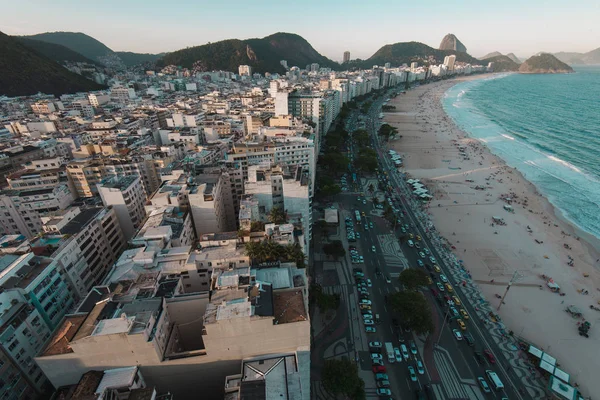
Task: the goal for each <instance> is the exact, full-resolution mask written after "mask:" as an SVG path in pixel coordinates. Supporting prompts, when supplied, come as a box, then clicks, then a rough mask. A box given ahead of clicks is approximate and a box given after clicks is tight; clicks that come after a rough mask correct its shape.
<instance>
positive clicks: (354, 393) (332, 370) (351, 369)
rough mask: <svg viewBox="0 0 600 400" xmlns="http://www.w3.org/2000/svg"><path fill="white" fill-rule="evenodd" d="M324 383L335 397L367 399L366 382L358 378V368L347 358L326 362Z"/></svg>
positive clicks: (323, 376)
mask: <svg viewBox="0 0 600 400" xmlns="http://www.w3.org/2000/svg"><path fill="white" fill-rule="evenodd" d="M322 383H323V387H324V388H325V390H327V391H328V392H329V393H331V394H333V395H335V396H340V395H341V396H344V397H347V398H349V399H352V400H364V399H365V382H364V381H363V380H362V379H361V378H360V377H359V376H358V366H357V365H356V364H355V363H354V362H352V361H350V360H348V359H346V358H344V359H341V360H338V359H329V360H326V361H325V365H324V366H323V374H322Z"/></svg>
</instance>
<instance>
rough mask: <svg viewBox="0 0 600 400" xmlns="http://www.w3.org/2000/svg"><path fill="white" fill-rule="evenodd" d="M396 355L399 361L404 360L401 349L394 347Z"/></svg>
mask: <svg viewBox="0 0 600 400" xmlns="http://www.w3.org/2000/svg"><path fill="white" fill-rule="evenodd" d="M394 356H395V357H396V361H397V362H402V354H401V353H400V349H399V348H397V347H394Z"/></svg>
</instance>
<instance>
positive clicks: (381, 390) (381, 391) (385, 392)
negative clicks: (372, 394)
mask: <svg viewBox="0 0 600 400" xmlns="http://www.w3.org/2000/svg"><path fill="white" fill-rule="evenodd" d="M391 395H392V391H391V390H390V389H386V388H379V389H377V396H379V397H388V396H391Z"/></svg>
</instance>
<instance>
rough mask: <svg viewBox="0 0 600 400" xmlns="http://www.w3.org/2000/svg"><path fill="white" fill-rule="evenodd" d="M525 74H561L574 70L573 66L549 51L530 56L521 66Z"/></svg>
mask: <svg viewBox="0 0 600 400" xmlns="http://www.w3.org/2000/svg"><path fill="white" fill-rule="evenodd" d="M519 72H521V73H523V74H560V73H569V72H573V68H571V67H569V65H567V64H565V63H564V62H562V61H560V60H559V59H558V58H556V57H554V56H553V55H552V54H549V53H542V54H540V55H538V56H533V57H529V58H528V59H527V60H526V61H525V62H524V63H523V64H521V66H520V67H519Z"/></svg>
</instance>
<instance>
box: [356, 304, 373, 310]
mask: <svg viewBox="0 0 600 400" xmlns="http://www.w3.org/2000/svg"><path fill="white" fill-rule="evenodd" d="M359 307H360V309H361V310H370V309H371V306H368V305H366V304H361V305H360V306H359Z"/></svg>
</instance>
